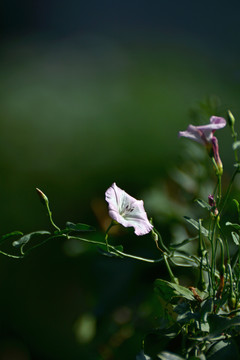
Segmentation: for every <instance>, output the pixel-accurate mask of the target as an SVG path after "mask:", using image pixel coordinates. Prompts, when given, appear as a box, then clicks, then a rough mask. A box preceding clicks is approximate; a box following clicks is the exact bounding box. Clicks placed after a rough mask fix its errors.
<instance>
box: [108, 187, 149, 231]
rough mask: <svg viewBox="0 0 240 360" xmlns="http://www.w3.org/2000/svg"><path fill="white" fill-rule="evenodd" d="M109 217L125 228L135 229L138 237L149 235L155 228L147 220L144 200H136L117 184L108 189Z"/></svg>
mask: <svg viewBox="0 0 240 360" xmlns="http://www.w3.org/2000/svg"><path fill="white" fill-rule="evenodd" d="M105 199H106V201H107V202H108V209H109V216H110V217H111V218H112V219H113V220H115V221H116V222H118V223H119V224H121V225H123V226H124V227H134V232H135V234H136V235H145V234H147V233H149V232H150V231H151V230H152V229H153V226H152V224H151V223H150V222H149V220H148V218H147V214H146V212H145V210H144V207H143V201H142V200H136V199H134V198H133V197H132V196H130V195H128V194H127V193H126V192H125V191H124V190H122V189H120V188H119V187H118V186H117V185H116V183H113V184H112V186H111V187H110V188H109V189H107V191H106V193H105Z"/></svg>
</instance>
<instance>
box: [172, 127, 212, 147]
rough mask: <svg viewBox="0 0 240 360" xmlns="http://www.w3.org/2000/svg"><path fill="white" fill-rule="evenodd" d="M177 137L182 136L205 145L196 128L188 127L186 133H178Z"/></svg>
mask: <svg viewBox="0 0 240 360" xmlns="http://www.w3.org/2000/svg"><path fill="white" fill-rule="evenodd" d="M178 136H183V137H186V138H188V139H191V140H194V141H197V142H198V143H200V144H203V145H205V142H204V140H203V138H202V136H201V132H200V131H199V130H198V126H194V125H189V126H188V128H187V130H186V131H179V133H178Z"/></svg>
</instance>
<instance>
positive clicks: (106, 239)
mask: <svg viewBox="0 0 240 360" xmlns="http://www.w3.org/2000/svg"><path fill="white" fill-rule="evenodd" d="M114 225H116V224H115V223H114V222H113V221H112V222H111V224H110V225H109V227H108V228H107V230H106V233H105V243H106V247H107V251H108V252H109V244H108V235H109V234H108V233H109V231H110V229H111V228H112V227H113V226H114Z"/></svg>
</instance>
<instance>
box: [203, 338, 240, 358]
mask: <svg viewBox="0 0 240 360" xmlns="http://www.w3.org/2000/svg"><path fill="white" fill-rule="evenodd" d="M206 355H207V359H208V360H226V359H239V355H240V354H239V351H238V348H237V346H236V343H235V342H234V341H233V340H232V339H228V340H227V339H226V340H221V341H218V342H217V343H215V344H213V345H212V346H211V347H210V349H209V350H208V352H207V354H206Z"/></svg>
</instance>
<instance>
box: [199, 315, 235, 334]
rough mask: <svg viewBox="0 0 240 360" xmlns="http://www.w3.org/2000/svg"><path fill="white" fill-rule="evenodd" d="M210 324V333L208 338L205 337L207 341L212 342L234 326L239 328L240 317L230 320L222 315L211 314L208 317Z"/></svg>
mask: <svg viewBox="0 0 240 360" xmlns="http://www.w3.org/2000/svg"><path fill="white" fill-rule="evenodd" d="M208 322H209V325H210V333H209V335H208V336H206V337H205V339H208V340H210V339H211V340H212V339H214V338H215V337H216V336H219V335H220V334H222V333H223V332H226V331H227V330H228V329H229V328H231V327H233V326H239V325H240V315H237V316H235V317H234V318H231V319H229V318H226V317H223V316H220V315H215V314H211V315H209V316H208Z"/></svg>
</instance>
